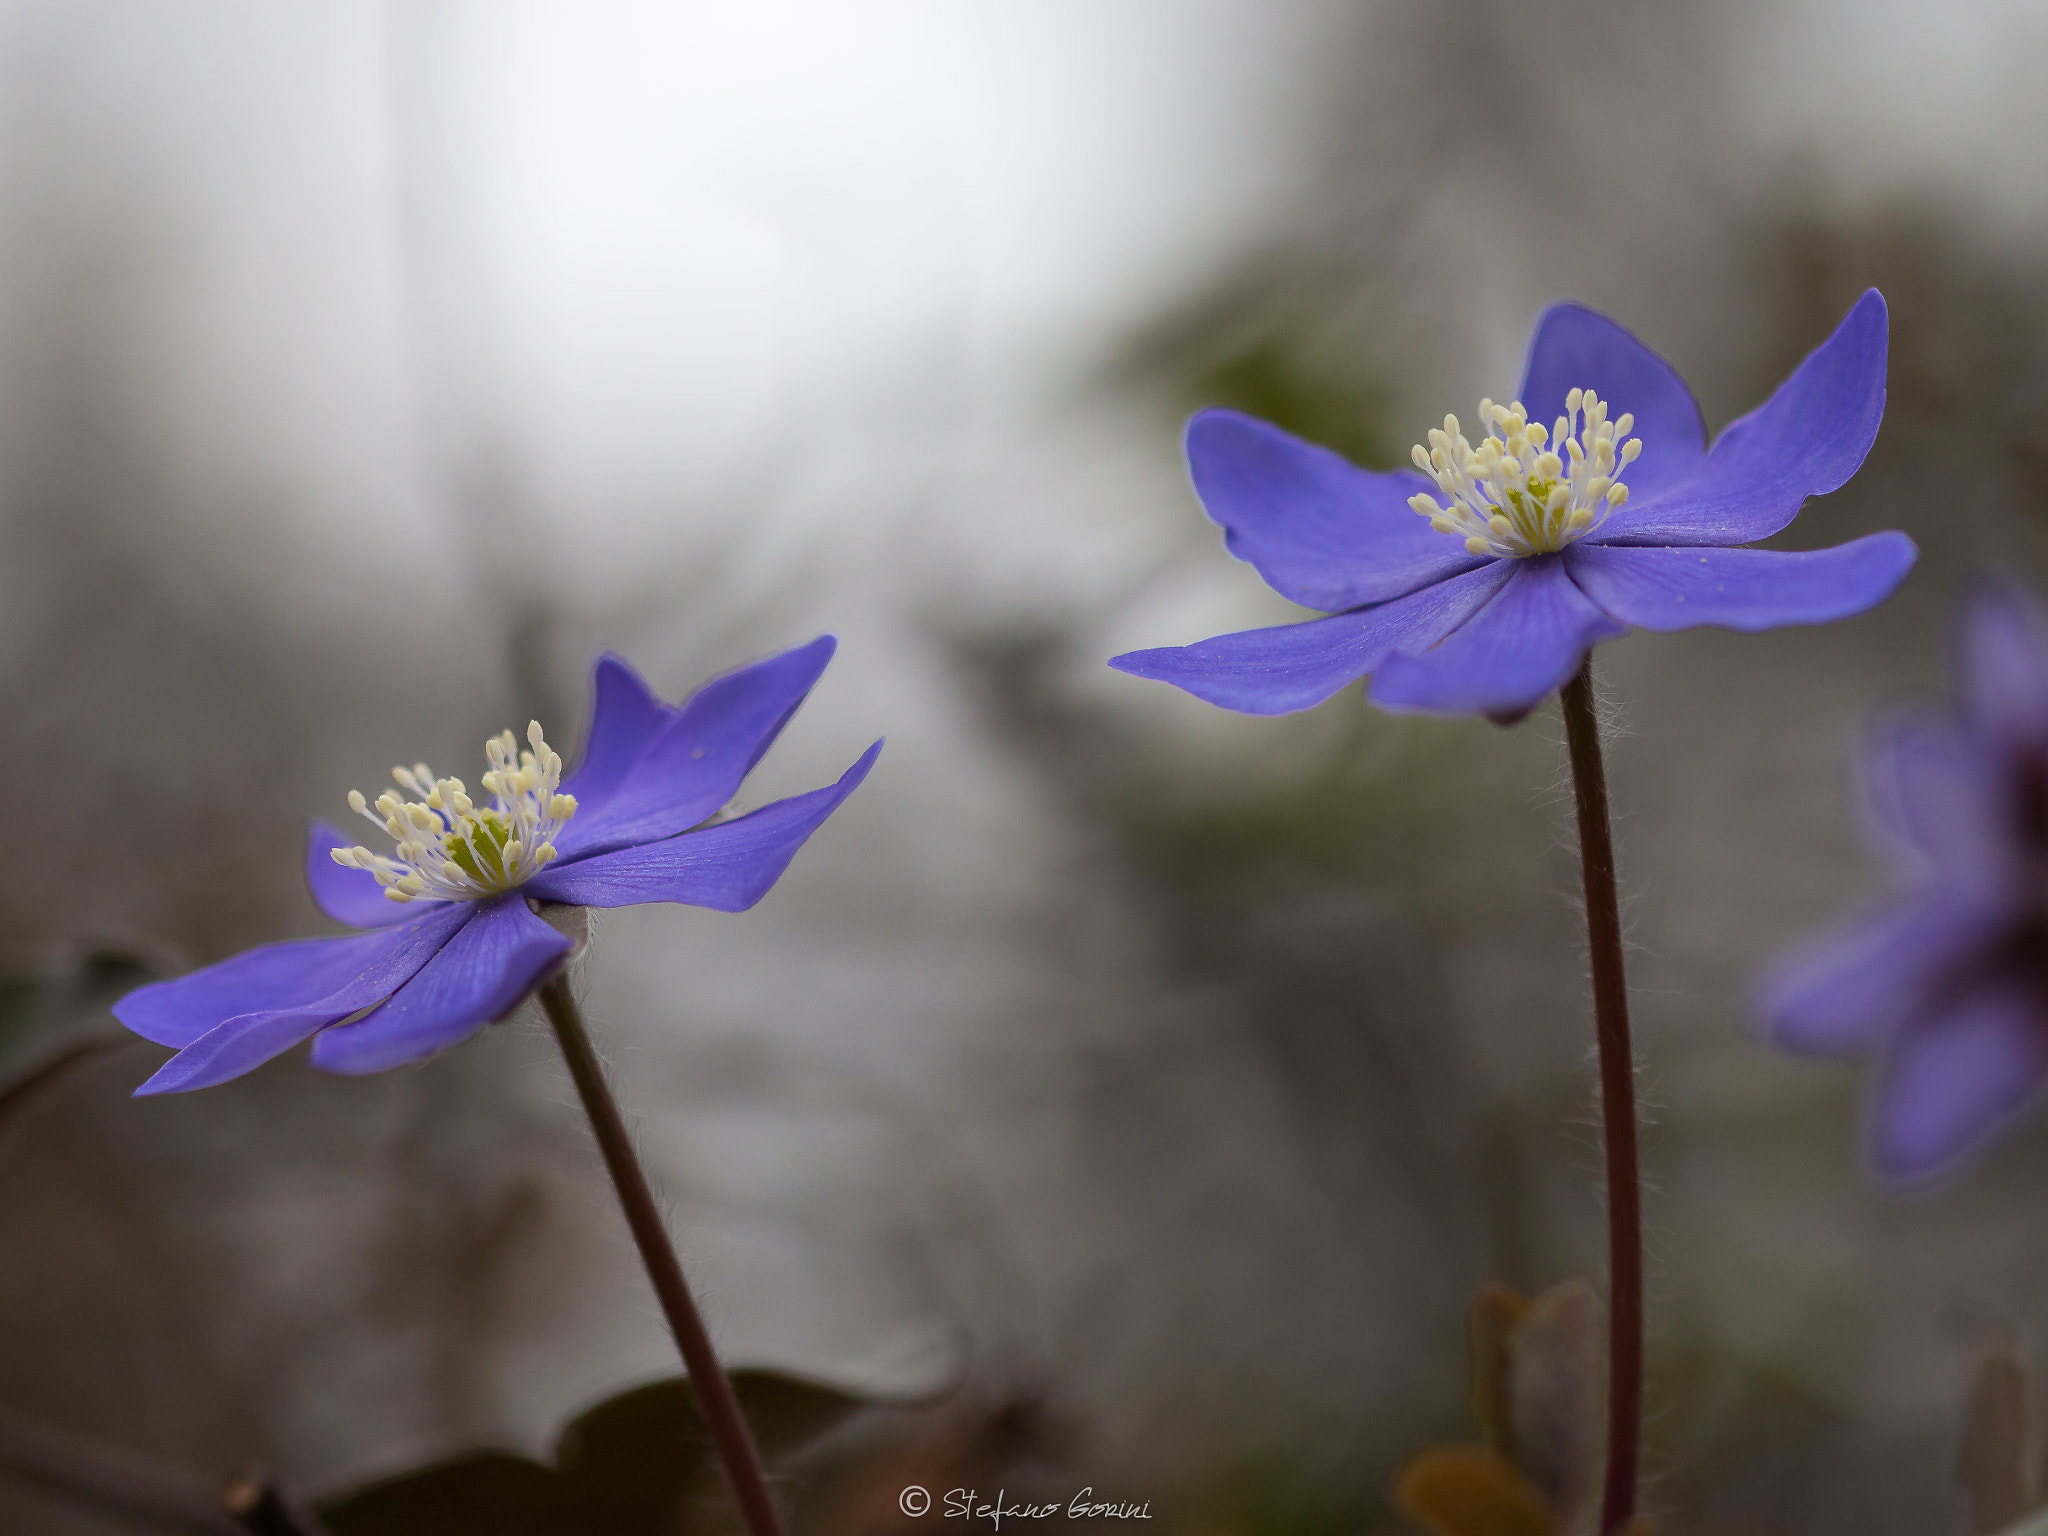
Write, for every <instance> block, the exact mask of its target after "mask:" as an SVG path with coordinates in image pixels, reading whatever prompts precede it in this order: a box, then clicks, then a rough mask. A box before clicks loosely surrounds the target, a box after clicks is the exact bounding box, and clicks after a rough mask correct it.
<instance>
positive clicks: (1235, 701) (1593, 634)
mask: <svg viewBox="0 0 2048 1536" xmlns="http://www.w3.org/2000/svg"><path fill="white" fill-rule="evenodd" d="M1884 367H1885V307H1884V300H1883V298H1882V297H1881V296H1879V294H1878V293H1877V292H1876V290H1875V289H1873V290H1872V291H1870V292H1869V293H1866V294H1864V296H1863V297H1862V298H1861V299H1859V300H1858V301H1857V303H1856V307H1855V308H1854V309H1852V310H1850V311H1849V315H1848V318H1846V319H1845V320H1843V322H1842V324H1841V326H1840V327H1839V328H1838V329H1837V330H1836V331H1835V334H1834V335H1833V336H1831V337H1829V338H1828V340H1827V341H1826V342H1825V343H1824V344H1823V345H1822V346H1821V347H1820V348H1818V349H1817V350H1816V351H1815V352H1814V353H1813V354H1812V355H1811V356H1810V357H1808V358H1807V359H1806V360H1805V361H1804V362H1803V363H1801V364H1800V365H1799V367H1798V368H1797V369H1796V370H1794V372H1793V374H1792V376H1791V377H1790V378H1789V379H1787V380H1786V381H1785V382H1784V383H1783V384H1781V385H1779V386H1778V390H1777V392H1776V393H1775V394H1773V395H1772V396H1771V398H1770V399H1769V400H1767V401H1765V402H1764V404H1763V405H1762V406H1760V407H1759V408H1757V409H1756V410H1754V411H1752V412H1750V414H1749V415H1747V416H1744V417H1743V418H1742V419H1741V420H1739V421H1737V422H1735V423H1734V424H1733V425H1731V426H1730V427H1729V428H1728V429H1727V430H1726V431H1725V432H1723V433H1722V434H1721V436H1720V438H1719V439H1718V440H1717V441H1716V442H1715V443H1714V445H1713V447H1712V448H1711V449H1710V448H1709V447H1708V446H1707V438H1706V430H1705V427H1704V426H1703V424H1702V422H1701V419H1700V412H1699V407H1698V406H1697V405H1695V404H1694V403H1693V398H1692V394H1691V392H1690V391H1688V390H1687V389H1686V387H1685V382H1684V380H1682V379H1680V378H1679V376H1678V375H1677V373H1675V372H1674V371H1673V370H1672V368H1671V366H1670V365H1669V364H1668V363H1666V362H1665V361H1664V360H1663V359H1662V358H1660V357H1658V356H1657V355H1656V354H1655V353H1654V352H1652V351H1650V350H1649V348H1647V347H1645V346H1644V345H1643V344H1642V343H1641V342H1639V341H1637V340H1636V339H1635V337H1633V336H1631V335H1630V334H1629V333H1628V332H1627V331H1625V330H1623V329H1622V328H1621V327H1620V326H1618V325H1616V324H1615V323H1614V322H1613V321H1611V320H1609V319H1607V318H1606V317H1604V316H1602V315H1598V314H1595V313H1594V312H1593V311H1592V310H1589V309H1584V308H1581V307H1580V306H1578V305H1576V304H1557V305H1553V306H1552V307H1551V308H1549V309H1548V310H1546V311H1544V313H1543V316H1542V318H1541V319H1540V320H1538V321H1537V323H1536V334H1535V337H1534V338H1533V340H1531V342H1530V344H1529V363H1528V368H1527V370H1526V372H1525V373H1524V375H1523V379H1522V389H1521V394H1520V396H1519V398H1518V399H1517V401H1516V402H1515V403H1514V404H1513V405H1510V406H1496V405H1495V404H1494V403H1493V402H1492V401H1490V400H1489V401H1484V402H1482V403H1481V405H1480V408H1479V426H1480V428H1481V430H1482V431H1483V432H1484V433H1486V434H1487V435H1486V436H1483V437H1482V438H1481V440H1480V442H1479V443H1478V445H1477V446H1476V447H1475V446H1474V445H1473V444H1472V443H1470V442H1469V441H1468V440H1467V439H1466V438H1465V436H1464V435H1463V433H1462V432H1461V431H1460V429H1459V426H1458V422H1457V419H1456V418H1455V417H1446V418H1445V420H1444V426H1443V429H1442V431H1440V432H1434V431H1433V432H1431V433H1430V445H1429V447H1428V448H1426V449H1425V448H1420V447H1418V448H1417V449H1416V450H1415V462H1416V465H1417V468H1416V470H1413V471H1411V470H1405V469H1404V470H1396V471H1393V472H1391V473H1384V474H1381V473H1374V472H1372V471H1369V470H1362V469H1359V468H1357V467H1355V466H1354V465H1352V464H1350V463H1349V462H1347V461H1346V460H1344V459H1343V458H1340V457H1339V456H1338V455H1337V454H1334V453H1332V452H1330V451H1329V450H1328V449H1326V448H1319V447H1316V446H1315V445H1313V444H1311V443H1305V442H1302V441H1301V440H1300V439H1298V438H1295V437H1291V436H1289V435H1288V434H1287V433H1285V432H1282V431H1281V430H1280V429H1279V428H1277V427H1272V426H1268V425H1267V424H1266V423H1264V422H1261V421H1256V420H1254V419H1252V418H1251V417H1249V416H1244V415H1241V414H1239V413H1238V412H1236V411H1225V410H1211V411H1204V412H1202V413H1201V414H1200V415H1198V416H1196V417H1195V418H1194V420H1193V421H1191V422H1190V423H1189V424H1188V433H1187V450H1188V464H1189V468H1190V469H1191V471H1192V473H1193V476H1194V482H1195V489H1196V491H1197V492H1198V493H1199V494H1200V496H1201V498H1202V504H1203V506H1204V507H1205V508H1206V509H1207V510H1208V513H1209V516H1210V517H1211V518H1212V519H1213V520H1215V521H1216V522H1217V523H1219V524H1221V525H1222V527H1223V530H1224V542H1225V543H1226V544H1227V545H1228V547H1229V549H1230V551H1231V553H1232V554H1234V555H1236V556H1237V557H1238V558H1239V559H1241V560H1246V561H1249V562H1250V563H1251V564H1252V566H1253V567H1254V568H1255V569H1257V571H1258V573H1259V574H1260V575H1261V576H1263V577H1264V578H1265V579H1266V583H1267V585H1269V586H1271V587H1272V588H1273V589H1274V590H1275V591H1276V592H1278V593H1280V594H1281V595H1282V596H1283V597H1287V598H1290V599H1292V600H1293V601H1294V602H1297V603H1300V604H1301V605H1303V606H1304V607H1308V608H1316V609H1321V610H1322V611H1323V612H1325V613H1327V614H1329V615H1330V617H1328V618H1321V619H1311V620H1309V621H1308V622H1306V623H1301V624H1287V625H1282V626H1280V627H1279V628H1276V629H1254V630H1248V631H1246V632H1244V633H1241V634H1234V635H1219V636H1217V637H1216V638H1215V639H1213V640H1204V641H1201V642H1199V643H1198V644H1195V645H1189V646H1177V647H1169V648H1166V649H1163V650H1153V651H1133V652H1131V653H1130V654H1128V655H1124V656H1119V657H1117V658H1116V659H1115V660H1114V661H1112V662H1111V663H1110V665H1111V666H1113V667H1116V668H1118V669H1119V670H1120V671H1124V672H1129V673H1133V674H1134V675H1136V676H1139V677H1151V678H1157V679H1159V680H1160V681H1162V682H1169V683H1173V684H1175V685H1176V686H1177V687H1180V688H1184V689H1186V690H1187V691H1188V692H1189V693H1192V694H1194V695H1195V696H1196V697H1197V698H1202V699H1207V700H1208V701H1209V702H1210V703H1212V704H1220V705H1222V706H1223V707H1224V708H1226V709H1235V710H1241V711H1243V712H1245V713H1247V714H1254V715H1281V714H1288V713H1291V712H1293V711H1295V710H1299V709H1308V708H1311V707H1312V706H1314V705H1317V704H1320V703H1322V702H1323V700H1325V699H1327V698H1329V697H1330V696H1331V695H1332V694H1334V693H1336V692H1337V691H1338V690H1339V689H1341V688H1343V687H1344V686H1345V685H1346V684H1347V683H1350V682H1352V681H1354V680H1356V679H1358V678H1362V677H1364V676H1366V675H1367V674H1368V673H1370V674H1373V682H1372V698H1373V702H1374V703H1376V704H1378V705H1379V706H1380V707H1381V708H1383V709H1389V710H1427V711H1431V712H1434V713H1439V714H1473V713H1483V714H1488V715H1492V716H1494V717H1496V718H1500V719H1513V718H1516V717H1518V716H1520V715H1523V714H1525V713H1527V712H1528V711H1529V710H1531V709H1533V708H1534V707H1535V706H1536V705H1537V704H1538V703H1539V702H1540V701H1541V700H1542V699H1543V697H1544V696H1545V695H1546V694H1548V693H1549V692H1550V691H1551V690H1552V689H1554V688H1557V687H1559V686H1561V685H1562V684H1564V683H1565V682H1567V681H1569V680H1570V678H1571V676H1572V674H1573V673H1574V672H1576V671H1577V670H1578V667H1579V664H1580V662H1581V660H1582V659H1583V658H1584V656H1585V654H1586V653H1587V651H1589V650H1590V649H1592V647H1593V646H1594V645H1595V644H1597V643H1598V642H1600V641H1602V640H1607V639H1612V638H1613V637H1614V636H1616V635H1620V634H1622V633H1624V632H1625V631H1626V630H1628V629H1629V628H1630V627H1631V626H1633V627H1635V628H1639V629H1654V630H1675V629H1688V628H1691V627H1693V626H1695V625H1701V624H1711V625H1717V626H1720V627H1722V628H1726V629H1741V630H1763V629H1773V628H1776V627H1778V626H1780V625H1785V624H1819V623H1825V622H1827V621H1829V620H1832V619H1839V618H1845V617H1847V616H1848V615H1850V614H1854V613H1860V612H1862V611H1863V610H1864V609H1866V608H1868V607H1870V606H1871V605H1872V604H1874V603H1877V602H1879V601H1881V600H1882V599H1883V598H1884V597H1886V596H1887V595H1889V594H1890V592H1891V591H1892V589H1893V588H1895V587H1896V586H1897V585H1898V584H1899V582H1900V581H1901V580H1903V579H1904V577H1905V574H1906V571H1907V569H1908V568H1909V567H1910V566H1911V565H1912V563H1913V560H1914V556H1915V553H1916V551H1915V550H1914V548H1913V543H1912V541H1911V540H1910V539H1908V538H1907V537H1906V536H1905V535H1904V534H1902V533H1879V534H1873V535H1871V536H1869V537H1867V538H1862V539H1856V540H1854V541H1852V542H1850V543H1848V544H1843V545H1839V546H1837V547H1835V548H1833V549H1821V550H1810V551H1800V552H1789V551H1783V550H1761V549H1735V548H1732V547H1731V546H1734V545H1739V544H1749V543H1752V542H1754V541H1755V540H1758V539H1763V538H1768V537H1769V536H1770V535H1772V534H1774V533H1776V532H1778V531H1779V530H1780V529H1781V528H1783V527H1785V525H1786V524H1788V523H1789V522H1791V521H1792V518H1793V515H1794V514H1795V513H1797V512H1798V510H1799V507H1800V504H1801V503H1802V502H1804V501H1805V500H1806V498H1807V497H1809V496H1816V495H1819V494H1821V493H1823V492H1826V491H1832V490H1833V489H1835V487H1837V486H1839V485H1840V484H1842V482H1843V481H1845V480H1847V479H1848V478H1849V476H1850V475H1852V474H1854V473H1855V472H1856V469H1857V466H1858V465H1860V464H1861V463H1862V462H1863V456H1864V455H1865V454H1866V453H1867V452H1868V451H1869V449H1870V444H1871V441H1872V439H1873V438H1875V437H1876V435H1877V426H1878V421H1879V419H1880V418H1881V417H1882V416H1883V414H1884ZM1610 409H1612V410H1614V411H1618V412H1622V413H1624V414H1621V415H1619V416H1617V417H1616V418H1615V419H1613V420H1609V419H1608V416H1609V411H1610ZM1545 422H1553V423H1554V424H1553V425H1551V426H1549V427H1546V426H1545V425H1544V423H1545ZM1632 431H1633V432H1635V433H1637V434H1639V435H1638V436H1635V437H1631V436H1630V434H1631V432H1632ZM1638 454H1639V455H1640V456H1639V457H1638ZM1417 512H1420V513H1421V514H1422V515H1421V516H1420V517H1418V516H1417V515H1416V513H1417Z"/></svg>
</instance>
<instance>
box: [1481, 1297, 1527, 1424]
mask: <svg viewBox="0 0 2048 1536" xmlns="http://www.w3.org/2000/svg"><path fill="white" fill-rule="evenodd" d="M1528 1315H1529V1298H1528V1297H1526V1296H1524V1295H1523V1294H1522V1293H1521V1292H1520V1291H1513V1290H1510V1289H1508V1287H1506V1286H1504V1285H1500V1284H1494V1285H1489V1286H1487V1287H1486V1289H1484V1290H1483V1291H1481V1292H1480V1293H1479V1294H1478V1295H1477V1296H1475V1297H1473V1298H1472V1309H1471V1311H1469V1312H1468V1313H1466V1315H1465V1352H1466V1354H1467V1355H1468V1356H1469V1357H1470V1359H1471V1363H1472V1408H1473V1411H1474V1412H1475V1413H1477V1414H1478V1415H1479V1427H1480V1428H1481V1429H1482V1430H1484V1431H1485V1433H1486V1443H1487V1444H1488V1445H1490V1446H1492V1447H1493V1448H1494V1450H1496V1451H1498V1452H1499V1453H1500V1454H1501V1455H1503V1456H1505V1457H1507V1459H1508V1460H1510V1461H1513V1460H1514V1459H1515V1422H1514V1395H1513V1392H1514V1389H1513V1385H1512V1382H1513V1372H1512V1370H1511V1368H1510V1355H1509V1340H1510V1339H1511V1338H1512V1337H1513V1335H1514V1331H1515V1328H1516V1327H1517V1326H1518V1325H1519V1324H1520V1323H1521V1321H1522V1319H1523V1318H1524V1317H1526V1316H1528Z"/></svg>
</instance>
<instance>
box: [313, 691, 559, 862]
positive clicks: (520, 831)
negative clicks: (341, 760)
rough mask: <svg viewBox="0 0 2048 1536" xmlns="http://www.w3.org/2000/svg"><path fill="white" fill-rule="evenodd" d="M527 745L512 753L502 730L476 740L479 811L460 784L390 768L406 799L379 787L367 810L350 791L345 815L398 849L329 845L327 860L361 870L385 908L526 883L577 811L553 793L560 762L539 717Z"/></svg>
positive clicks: (423, 771)
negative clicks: (479, 745) (480, 760)
mask: <svg viewBox="0 0 2048 1536" xmlns="http://www.w3.org/2000/svg"><path fill="white" fill-rule="evenodd" d="M526 739H527V740H528V741H529V742H531V743H532V744H533V750H532V751H531V752H522V751H520V750H519V739H518V738H517V737H516V736H514V735H513V734H512V733H511V732H510V731H506V732H504V733H502V734H501V735H497V736H493V737H492V738H491V739H490V740H489V741H487V742H485V743H484V752H485V754H486V755H487V756H488V757H489V758H490V760H491V766H490V770H489V771H488V772H486V773H485V774H484V777H483V787H484V788H485V789H486V790H487V791H489V793H490V795H491V798H492V803H491V804H490V805H488V806H484V807H479V806H477V805H476V804H475V803H474V802H473V801H472V800H471V799H470V798H469V792H468V791H467V790H466V789H465V788H464V787H463V783H462V780H460V779H437V778H435V777H434V772H433V770H432V769H431V768H429V767H428V766H427V765H426V764H425V763H414V764H413V765H412V767H410V768H394V769H392V770H391V777H392V778H394V779H396V780H397V781H398V786H399V788H400V789H403V790H405V791H407V792H408V793H409V794H411V795H413V796H415V797H416V798H414V799H410V800H407V799H404V798H402V797H401V796H399V795H398V794H396V793H394V792H393V791H391V790H388V789H387V790H385V791H384V793H383V794H381V795H379V796H378V797H377V805H376V809H375V810H374V811H373V810H372V809H371V808H370V806H369V804H368V802H366V801H365V800H364V799H363V795H362V791H360V790H355V789H352V790H350V791H349V792H348V805H349V809H350V810H352V811H354V812H355V813H356V814H357V815H358V816H361V817H364V818H365V819H366V820H368V821H371V822H373V823H375V824H376V825H377V826H380V827H382V828H383V829H384V830H385V831H386V832H388V833H390V834H391V839H392V841H393V842H395V843H396V844H397V845H398V846H397V847H396V848H394V849H393V850H392V853H393V855H394V857H390V858H387V857H385V856H384V855H383V854H378V853H372V852H370V850H369V849H367V848H337V849H335V850H334V862H335V863H337V864H341V865H346V866H347V867H348V868H350V869H361V870H367V871H368V872H369V873H370V874H372V875H374V876H375V877H376V879H377V883H378V884H379V885H381V886H383V887H384V894H385V895H386V896H387V897H389V898H390V899H391V900H392V901H414V900H420V899H424V900H428V901H474V900H476V899H477V898H478V897H480V896H492V895H496V894H497V893H498V892H499V891H509V890H511V889H512V888H513V887H514V886H516V885H520V884H522V883H524V882H525V881H527V880H530V879H532V878H533V877H534V876H535V875H537V874H539V873H540V872H541V871H542V870H543V869H545V868H546V867H547V866H548V865H549V864H550V863H552V862H553V861H554V857H555V844H554V837H555V834H556V833H558V832H560V831H561V830H562V823H563V822H565V821H567V820H568V819H569V818H570V817H571V816H574V815H575V814H576V797H575V796H574V795H565V794H561V793H559V790H560V788H561V783H562V759H561V755H560V754H559V753H556V752H554V751H552V750H551V749H550V748H549V747H548V744H547V738H546V737H544V736H543V735H541V729H540V722H539V721H538V720H535V721H533V722H531V723H530V724H529V725H528V726H527V727H526Z"/></svg>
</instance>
